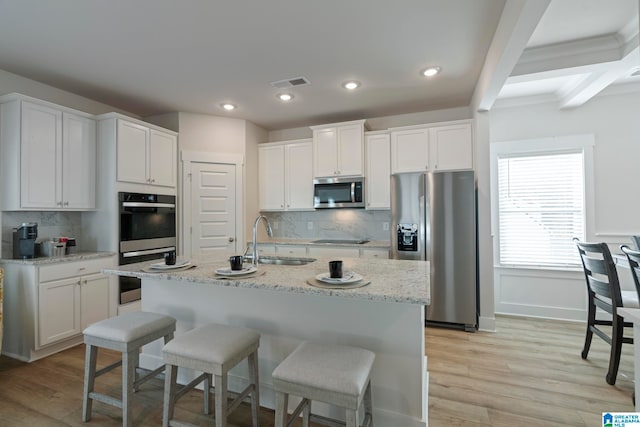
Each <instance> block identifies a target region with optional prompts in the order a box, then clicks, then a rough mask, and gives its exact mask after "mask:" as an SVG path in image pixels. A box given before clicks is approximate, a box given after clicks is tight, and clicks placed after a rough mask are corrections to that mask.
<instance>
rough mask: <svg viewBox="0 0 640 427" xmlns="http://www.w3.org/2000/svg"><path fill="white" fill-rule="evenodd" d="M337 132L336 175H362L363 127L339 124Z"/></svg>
mask: <svg viewBox="0 0 640 427" xmlns="http://www.w3.org/2000/svg"><path fill="white" fill-rule="evenodd" d="M336 132H337V133H338V170H337V175H342V176H352V175H355V176H362V175H363V171H364V167H363V146H364V145H363V144H364V137H363V133H364V131H363V128H362V125H353V126H340V127H337V128H336Z"/></svg>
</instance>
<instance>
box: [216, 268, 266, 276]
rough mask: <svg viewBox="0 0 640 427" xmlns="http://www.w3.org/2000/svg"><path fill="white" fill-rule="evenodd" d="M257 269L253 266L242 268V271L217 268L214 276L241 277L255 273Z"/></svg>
mask: <svg viewBox="0 0 640 427" xmlns="http://www.w3.org/2000/svg"><path fill="white" fill-rule="evenodd" d="M256 270H257V268H255V266H253V265H252V266H250V267H242V270H232V269H230V268H218V269H217V270H216V274H218V275H220V276H229V277H231V276H242V275H243V274H251V273H255V272H256Z"/></svg>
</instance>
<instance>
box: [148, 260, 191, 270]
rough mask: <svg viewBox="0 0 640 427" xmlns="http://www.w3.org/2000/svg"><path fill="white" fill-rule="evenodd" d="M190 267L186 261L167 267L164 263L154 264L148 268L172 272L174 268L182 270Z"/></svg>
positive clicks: (189, 263)
mask: <svg viewBox="0 0 640 427" xmlns="http://www.w3.org/2000/svg"><path fill="white" fill-rule="evenodd" d="M189 265H191V261H189V260H188V259H183V260H178V261H176V263H175V264H174V265H167V264H165V263H164V262H158V263H155V264H151V265H150V266H149V268H151V269H152V270H173V269H175V268H182V267H187V266H189Z"/></svg>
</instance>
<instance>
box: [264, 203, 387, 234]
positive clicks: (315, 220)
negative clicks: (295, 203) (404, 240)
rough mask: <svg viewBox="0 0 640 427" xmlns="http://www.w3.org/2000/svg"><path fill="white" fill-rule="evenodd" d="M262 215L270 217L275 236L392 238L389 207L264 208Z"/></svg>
mask: <svg viewBox="0 0 640 427" xmlns="http://www.w3.org/2000/svg"><path fill="white" fill-rule="evenodd" d="M263 215H264V216H266V217H267V218H268V219H269V222H270V223H271V226H272V228H273V235H274V237H281V238H288V239H296V238H298V239H368V240H391V234H390V231H389V230H388V228H389V224H390V221H391V212H390V211H367V210H365V209H323V210H316V211H310V212H263ZM385 225H386V228H387V229H386V230H385Z"/></svg>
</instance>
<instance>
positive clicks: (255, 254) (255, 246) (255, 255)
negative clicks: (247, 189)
mask: <svg viewBox="0 0 640 427" xmlns="http://www.w3.org/2000/svg"><path fill="white" fill-rule="evenodd" d="M261 219H263V220H264V226H265V228H266V229H267V235H268V236H269V237H271V236H273V229H272V228H271V224H270V223H269V220H268V219H267V217H266V216H264V215H260V216H259V217H258V218H256V221H255V222H254V223H253V254H252V256H251V264H253V265H254V266H256V267H257V266H258V244H257V240H258V223H259V222H260V220H261Z"/></svg>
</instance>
